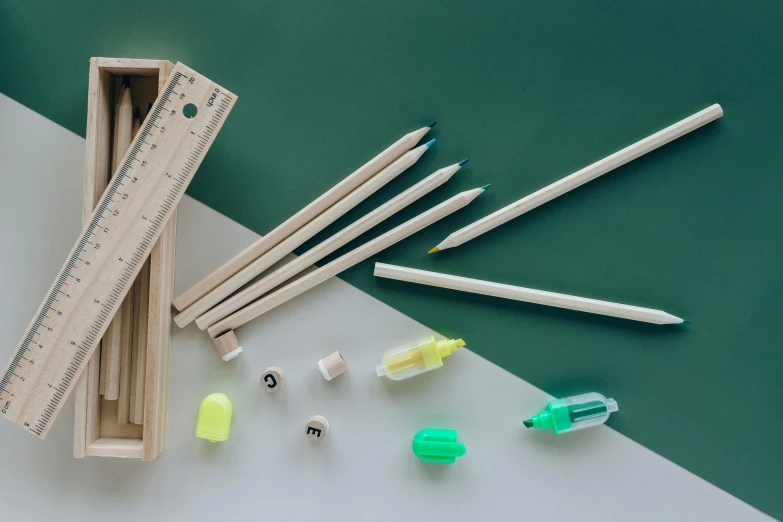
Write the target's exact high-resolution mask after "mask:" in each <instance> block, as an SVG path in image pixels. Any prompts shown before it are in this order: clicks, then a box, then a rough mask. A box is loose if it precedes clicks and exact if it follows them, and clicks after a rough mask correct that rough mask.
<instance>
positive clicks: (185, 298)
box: [174, 122, 437, 310]
mask: <svg viewBox="0 0 783 522" xmlns="http://www.w3.org/2000/svg"><path fill="white" fill-rule="evenodd" d="M435 123H437V122H435ZM435 123H431V124H430V125H428V126H426V127H422V128H421V129H418V130H415V131H413V132H410V133H408V134H406V135H405V136H403V137H402V138H400V139H399V140H397V141H396V142H394V143H393V144H392V145H390V146H389V147H388V148H387V149H386V150H384V151H383V152H381V153H380V154H378V155H377V156H375V157H374V158H373V159H371V160H370V161H368V162H367V163H365V164H364V165H362V166H361V167H359V169H358V170H356V171H355V172H353V173H352V174H351V175H349V176H348V177H347V178H345V179H343V180H342V181H341V182H340V183H338V184H337V185H335V186H334V187H332V188H331V189H330V190H329V191H327V192H326V193H325V194H323V195H322V196H321V197H319V198H318V199H316V200H315V201H313V202H312V203H310V204H309V205H307V206H306V207H305V208H303V209H302V210H300V211H299V212H297V213H296V214H294V215H293V216H291V217H290V218H288V220H286V221H285V222H283V223H282V224H280V225H278V227H277V228H275V229H274V230H272V231H271V232H269V233H268V234H266V235H265V236H264V237H262V238H261V239H259V240H258V241H256V242H255V243H253V244H252V245H250V246H249V247H248V248H246V249H245V250H243V251H242V252H240V253H239V254H237V255H236V256H234V257H233V258H232V259H231V260H230V261H228V262H227V263H225V264H224V265H223V266H221V267H220V268H218V269H217V270H215V271H214V272H212V273H211V274H209V275H208V276H207V277H205V278H204V279H202V280H201V281H199V282H198V283H196V284H195V285H194V286H193V287H191V288H190V289H188V290H186V291H185V292H183V293H182V294H181V295H179V296H178V297H176V298H175V299H174V307H175V308H176V309H177V310H184V309H185V308H187V307H188V306H190V305H192V304H193V303H195V302H196V301H197V300H198V299H200V298H201V297H202V296H204V295H205V294H206V293H207V292H209V291H210V290H212V289H213V288H215V287H216V286H218V285H219V284H220V283H222V282H223V281H225V280H226V279H228V278H229V277H231V276H232V275H234V274H236V273H237V272H239V271H240V270H242V269H243V268H245V267H246V266H247V265H248V264H250V263H251V262H252V261H254V260H255V259H257V258H258V257H259V256H260V255H262V254H264V252H266V251H267V250H269V249H270V248H272V247H274V246H275V245H277V244H278V243H280V242H281V241H282V240H284V239H285V238H287V237H288V236H290V235H291V234H293V233H294V232H296V231H297V230H299V229H300V228H302V227H303V226H304V225H305V224H307V223H308V222H309V221H311V220H312V219H314V218H315V217H316V216H318V215H319V214H320V213H321V212H323V211H324V210H326V209H327V208H329V207H331V206H332V205H333V204H334V203H336V202H337V201H339V200H340V199H342V198H343V197H344V196H346V195H347V194H348V193H349V192H351V191H352V190H353V189H355V188H356V187H358V186H359V185H361V184H362V183H364V182H365V181H367V180H368V179H370V178H371V177H373V176H374V175H375V174H377V173H378V172H380V171H381V170H382V169H384V168H385V167H387V166H388V165H389V164H391V162H393V161H394V160H396V159H397V158H399V157H400V156H402V155H403V154H405V153H406V152H408V151H409V150H410V149H412V148H413V147H414V146H415V145H416V144H417V143H418V142H419V140H421V138H422V137H424V135H425V134H427V132H429V130H430V129H431V128H432V127H434V126H435Z"/></svg>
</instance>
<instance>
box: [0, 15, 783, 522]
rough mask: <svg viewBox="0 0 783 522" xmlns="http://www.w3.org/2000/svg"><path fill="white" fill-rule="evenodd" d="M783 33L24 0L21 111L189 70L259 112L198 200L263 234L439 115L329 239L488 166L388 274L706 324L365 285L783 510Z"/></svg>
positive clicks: (236, 123) (714, 20)
mask: <svg viewBox="0 0 783 522" xmlns="http://www.w3.org/2000/svg"><path fill="white" fill-rule="evenodd" d="M782 35H783V2H780V1H771V0H770V1H741V0H736V1H667V2H662V1H659V0H657V1H652V0H650V1H635V2H628V1H627V0H617V1H586V0H585V1H570V2H564V1H539V2H534V1H493V2H479V1H475V2H472V1H441V2H436V1H422V0H396V1H394V2H380V1H378V2H370V1H366V2H350V3H349V2H341V1H332V2H321V1H314V0H310V1H286V2H282V1H276V2H270V1H258V0H254V1H252V2H251V1H245V2H238V1H222V2H207V1H203V0H196V1H191V2H187V3H183V4H181V5H178V6H176V7H175V6H174V5H173V4H171V3H168V2H160V1H158V0H155V1H151V0H142V1H136V2H106V1H89V2H88V1H82V2H70V3H59V2H58V3H53V2H43V1H40V0H35V1H34V0H26V1H24V2H22V1H11V0H7V1H5V2H2V3H0V57H1V58H0V60H2V61H1V62H0V65H2V69H1V70H2V72H1V73H0V92H3V93H5V94H7V95H9V96H11V97H12V98H14V99H16V100H18V101H20V102H22V103H24V104H25V105H27V106H29V107H31V108H33V109H34V110H36V111H38V112H40V113H41V114H43V115H45V116H47V117H49V118H51V119H53V120H54V121H56V122H58V123H60V124H62V125H64V126H65V127H67V128H69V129H71V130H73V131H74V132H77V133H79V134H82V135H83V134H84V129H85V114H86V93H87V75H88V59H89V57H90V56H120V57H149V58H168V59H170V60H172V61H178V60H179V61H183V62H185V63H187V64H188V65H189V66H191V67H193V68H195V69H196V70H198V71H199V72H201V73H202V74H205V75H206V76H208V77H210V78H212V79H214V80H216V81H217V82H219V83H220V84H221V85H223V86H224V87H226V88H228V89H230V90H232V91H233V92H235V93H236V94H238V95H239V101H238V103H237V105H236V108H235V109H234V111H233V113H232V114H231V116H230V118H229V119H228V122H227V124H226V126H225V127H224V130H223V131H222V132H221V135H220V137H219V139H218V140H217V142H216V143H215V145H214V147H213V148H212V150H211V151H210V153H209V155H208V157H207V159H206V160H205V162H204V164H203V167H202V168H201V170H200V172H199V175H198V176H197V177H196V179H195V181H194V182H193V184H192V186H191V188H190V191H189V192H190V194H191V195H193V196H194V197H196V198H198V199H199V200H201V201H203V202H204V203H206V204H208V205H210V206H212V207H214V208H215V209H217V210H219V211H220V212H223V213H224V214H226V215H227V216H229V217H231V218H233V219H235V220H237V221H239V222H240V223H242V224H244V225H247V226H248V227H250V228H252V229H254V230H256V231H257V232H260V233H265V232H267V231H269V230H270V229H272V228H273V227H274V226H275V225H277V224H278V223H280V222H281V221H283V220H284V219H285V218H287V217H288V216H289V215H291V214H292V213H294V212H295V211H297V210H298V209H300V208H301V207H302V206H304V205H305V204H306V203H308V202H309V201H311V200H312V199H314V198H315V197H317V196H318V195H320V194H321V193H322V192H324V191H325V190H326V189H328V188H329V187H331V186H332V185H334V184H335V183H336V182H337V181H338V180H340V179H341V178H342V177H344V176H345V175H346V174H348V173H349V172H351V171H352V170H353V169H354V168H356V167H358V166H359V165H361V164H362V163H363V162H364V161H366V160H367V159H369V158H370V157H372V156H373V155H375V154H376V153H377V152H378V151H380V150H381V149H382V148H384V147H386V146H387V145H388V144H389V143H391V142H392V141H394V140H396V139H397V138H398V137H400V136H401V135H402V134H404V133H405V132H408V131H410V130H413V129H415V128H417V127H420V126H422V125H425V124H427V123H429V122H430V121H431V120H432V119H438V120H439V121H440V124H439V125H438V127H436V129H435V130H434V131H433V133H432V135H433V136H435V137H437V138H438V144H437V145H436V146H435V147H434V148H433V149H432V150H431V151H430V152H428V153H427V154H426V155H425V156H424V158H423V159H422V160H421V161H420V162H419V164H417V165H416V166H415V167H414V168H412V169H411V170H410V171H409V172H407V173H405V174H404V175H402V176H401V177H400V178H399V179H397V180H395V182H393V183H391V184H390V185H389V186H388V187H386V188H385V189H384V190H382V191H381V192H380V193H378V194H377V195H376V196H377V197H373V198H371V200H369V201H367V202H366V203H365V204H363V205H361V207H360V208H358V209H356V211H355V212H352V213H351V214H350V215H349V216H346V218H345V219H342V220H340V222H338V223H337V224H335V226H333V227H331V228H330V229H329V231H327V233H331V232H333V231H335V230H337V229H338V228H339V227H341V226H343V225H345V224H347V223H349V222H350V221H352V220H354V219H356V218H357V217H358V216H360V215H362V214H364V213H366V212H367V211H368V210H369V209H372V208H374V207H375V206H377V205H378V204H379V203H380V202H382V201H385V200H386V199H388V198H389V197H391V196H392V195H394V194H397V193H399V192H400V191H402V190H403V189H404V188H406V187H408V186H410V185H411V184H412V183H414V182H415V181H417V180H419V179H421V178H423V177H424V176H426V175H427V174H429V173H430V172H431V171H433V170H435V169H436V168H439V167H441V166H444V165H446V164H449V163H453V162H455V161H458V160H460V159H462V158H463V157H465V156H470V158H471V163H470V164H469V166H468V167H467V168H465V169H463V170H462V171H461V172H460V173H459V174H458V175H457V176H456V177H455V178H454V179H453V180H452V181H450V182H449V183H448V184H447V185H446V186H445V187H443V188H441V189H439V190H438V191H437V192H436V193H435V194H431V195H430V196H429V197H427V198H425V199H424V200H422V201H420V202H418V204H416V205H414V206H413V207H411V208H409V209H407V210H406V211H405V212H404V213H402V214H401V215H399V216H396V217H395V219H392V220H389V222H387V223H385V224H384V225H383V226H381V227H379V229H378V231H381V230H386V229H388V228H390V227H391V226H393V225H396V224H397V223H400V222H401V221H402V220H404V219H407V218H409V217H411V216H413V215H415V214H416V213H418V212H420V211H422V210H424V209H426V208H428V207H430V206H432V205H433V204H435V203H437V202H439V201H441V200H443V199H445V198H447V197H448V196H450V195H452V194H454V193H456V192H458V191H461V190H465V189H467V188H472V187H476V186H478V185H483V184H485V183H487V182H492V184H493V185H492V188H491V189H490V190H489V191H488V192H487V193H486V194H485V195H483V196H482V197H481V198H479V199H478V200H476V201H475V202H474V203H473V204H472V205H470V206H469V207H468V208H466V209H465V210H463V211H460V212H459V213H458V214H456V215H454V216H453V217H451V218H449V219H447V220H444V221H443V222H440V223H437V224H435V225H433V226H432V227H430V228H429V229H427V230H425V231H423V232H421V233H419V234H418V235H416V236H414V237H412V238H410V239H408V240H406V241H404V242H402V243H400V244H398V245H396V246H395V247H393V248H391V249H389V250H388V251H386V252H384V253H382V254H380V255H378V256H376V258H377V260H382V261H384V262H389V263H395V264H401V265H405V266H413V267H420V268H425V269H433V270H439V271H443V272H446V273H453V274H460V275H465V276H472V277H478V278H484V279H490V280H495V281H502V282H506V283H515V284H520V285H525V286H531V287H534V288H542V289H547V290H553V291H561V292H567V293H572V294H577V295H584V296H589V297H594V298H600V299H608V300H613V301H619V302H623V303H629V304H635V305H641V306H650V307H654V308H661V309H664V310H666V311H668V312H671V313H673V314H676V315H682V316H684V317H687V318H689V319H692V320H693V324H692V325H691V326H689V327H665V326H652V325H645V324H636V323H633V322H630V321H622V320H614V319H609V318H602V317H595V316H591V315H588V314H581V313H577V312H568V311H561V310H554V309H549V308H545V307H540V306H533V305H526V304H522V303H514V302H506V301H502V300H496V299H491V298H483V297H476V296H469V295H465V294H461V293H454V292H449V291H444V290H436V289H430V288H424V287H417V286H414V285H407V284H404V283H396V282H392V281H379V280H375V279H374V278H373V277H372V261H375V260H376V259H373V260H371V261H367V262H364V263H362V264H360V265H359V266H357V267H355V268H353V269H351V270H349V271H347V272H346V273H344V274H343V277H344V279H345V280H347V281H349V282H350V283H352V284H354V285H356V286H357V287H359V288H361V289H362V290H365V291H368V292H370V293H371V294H373V295H375V296H377V297H378V298H380V299H382V300H384V301H385V302H387V303H389V304H390V305H392V306H394V307H396V308H398V309H399V310H401V311H403V312H405V313H406V314H408V315H410V316H412V317H414V318H416V319H418V320H419V321H421V322H423V323H424V324H426V325H428V326H431V327H433V328H435V329H437V330H438V331H440V332H442V333H443V334H446V335H460V336H462V337H464V338H465V339H466V340H467V341H468V346H469V347H470V348H471V349H472V350H474V351H476V352H478V353H480V354H482V355H484V356H486V357H487V358H489V359H490V360H492V361H494V362H495V363H497V364H499V365H500V366H502V367H504V368H507V369H508V370H510V371H512V372H514V373H515V374H516V375H519V376H520V377H522V378H524V379H526V380H528V381H530V382H532V383H533V384H535V385H537V386H539V387H541V388H543V389H545V390H546V391H548V392H550V393H552V394H555V395H570V394H575V393H581V392H586V391H594V390H595V391H601V392H603V393H605V394H607V395H609V396H613V397H615V398H616V399H617V400H618V402H619V404H620V407H621V412H620V413H619V414H617V415H614V416H612V419H611V420H610V421H609V424H610V425H611V426H612V427H614V428H615V429H617V430H619V431H620V432H622V433H624V434H626V435H628V436H629V437H631V438H633V439H634V440H636V441H638V442H640V443H641V444H643V445H645V446H647V447H648V448H650V449H652V450H654V451H656V452H658V453H660V454H662V455H664V456H665V457H667V458H669V459H671V460H673V461H674V462H676V463H678V464H680V465H681V466H684V467H685V468H687V469H689V470H691V471H692V472H694V473H696V474H697V475H699V476H701V477H703V478H705V479H707V480H709V481H711V482H713V483H714V484H716V485H717V486H719V487H721V488H724V489H726V490H727V491H729V492H731V493H733V494H734V495H737V496H738V497H740V498H742V499H743V500H745V501H747V502H749V503H750V504H752V505H754V506H756V507H758V508H759V509H761V510H763V511H766V512H767V513H770V514H772V515H775V516H777V517H783V494H781V485H783V453H782V451H781V443H782V442H783V416H782V415H780V414H779V413H778V410H779V409H780V405H781V403H783V391H781V377H782V376H783V351H782V350H781V342H780V338H781V332H780V315H781V306H780V295H781V291H782V290H783V277H782V274H783V271H781V268H780V264H781V257H783V241H782V240H783V237H782V236H783V234H782V233H781V224H783V204H781V199H782V196H781V195H782V194H783V175H781V169H780V165H781V160H783V157H782V156H783V150H782V149H783V145H781V139H780V137H781V131H780V129H781V126H782V125H783V110H782V109H783V107H782V102H781V96H783V81H782V80H783V68H782V67H781V63H783V62H782V59H783V36H782ZM714 102H718V103H721V104H722V105H723V107H724V110H725V113H726V114H725V116H724V118H722V119H721V120H719V121H718V122H716V123H713V124H710V125H709V126H708V127H706V128H703V129H701V130H699V131H697V132H694V133H693V134H691V135H689V136H687V137H684V138H681V139H680V140H678V141H677V142H675V143H673V144H670V145H667V146H666V147H665V148H664V149H662V150H659V151H656V152H654V153H652V154H649V155H648V156H645V157H643V158H642V159H639V160H637V161H635V162H633V163H632V164H630V165H628V166H625V167H623V168H621V169H618V170H617V171H615V172H613V173H611V174H608V175H606V176H604V177H602V178H600V179H599V180H597V181H594V182H592V183H590V184H589V185H587V186H585V187H582V188H580V189H578V190H576V191H574V192H572V193H570V194H567V195H565V196H563V197H561V198H559V199H557V200H555V201H553V202H551V203H548V204H547V205H545V206H544V207H541V208H539V209H537V210H535V211H533V212H531V213H529V214H528V215H525V216H524V217H522V218H519V219H517V220H515V221H513V222H511V223H509V224H506V225H504V226H503V227H501V228H499V229H496V230H495V231H493V232H491V233H489V234H486V235H484V236H482V237H480V238H478V239H476V240H474V241H472V242H470V243H468V244H467V245H464V246H463V247H461V248H458V249H455V250H451V251H447V252H442V253H440V254H438V255H433V256H427V255H426V252H427V250H428V249H429V248H431V247H432V246H434V245H435V244H437V243H438V242H439V241H440V240H441V239H443V238H444V237H445V236H446V235H447V234H449V233H450V232H452V231H454V230H456V229H458V228H460V227H462V226H463V225H466V224H468V223H470V222H472V221H474V220H475V219H477V218H479V217H481V216H484V215H486V214H487V213H489V212H491V211H494V210H495V209H497V208H499V207H500V206H503V205H506V204H507V203H510V202H511V201H514V200H516V199H518V198H520V197H522V196H525V195H527V194H528V193H530V192H532V191H534V190H536V189H538V188H540V187H542V186H544V185H546V184H548V183H550V182H552V181H555V180H556V179H558V178H560V177H562V176H564V175H567V174H570V173H571V172H573V171H575V170H577V169H579V168H581V167H583V166H585V165H587V164H589V163H591V162H593V161H595V160H597V159H600V158H602V157H604V156H606V155H608V154H609V153H612V152H614V151H616V150H617V149H619V148H621V147H624V146H626V145H628V144H630V143H632V142H634V141H636V140H638V139H640V138H643V137H645V136H647V135H648V134H651V133H653V132H655V131H657V130H659V129H661V128H663V127H664V126H666V125H669V124H671V123H673V122H675V121H677V120H679V119H681V118H684V117H686V116H688V115H690V114H692V113H694V112H696V111H698V110H701V109H703V108H704V107H706V106H708V105H710V104H712V103H714ZM374 234H377V232H375V233H374ZM374 234H370V236H372V235H374ZM323 237H326V234H322V235H321V236H319V238H323ZM365 239H366V238H362V239H361V241H359V242H355V243H354V244H358V243H360V242H362V241H364V240H365ZM205 240H207V238H205ZM310 244H311V245H312V244H314V242H311V243H310ZM527 413H529V412H522V411H520V412H519V415H520V421H521V419H522V416H523V415H524V414H527ZM650 494H651V495H654V494H655V492H653V491H651V492H650Z"/></svg>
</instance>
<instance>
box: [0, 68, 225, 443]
mask: <svg viewBox="0 0 783 522" xmlns="http://www.w3.org/2000/svg"><path fill="white" fill-rule="evenodd" d="M236 98H237V97H236V96H235V95H234V94H232V93H230V92H229V91H226V90H225V89H223V88H222V87H220V86H219V85H217V84H216V83H214V82H212V81H210V80H209V79H207V78H205V77H204V76H202V75H200V74H198V73H197V72H195V71H193V70H192V69H190V68H188V67H187V66H185V65H183V64H182V63H178V64H177V65H176V66H175V67H174V69H173V70H172V72H171V74H170V75H169V79H168V81H167V82H166V85H165V86H164V87H163V90H162V91H161V93H160V95H159V96H158V99H157V100H156V101H155V103H154V105H153V109H152V110H151V112H150V114H148V115H147V118H146V119H145V121H144V124H143V125H142V127H141V129H140V130H139V132H138V134H137V136H136V138H135V139H134V140H133V143H132V144H131V146H130V148H129V149H128V152H127V153H126V155H125V157H124V158H123V160H122V162H121V163H120V166H119V168H118V169H117V172H116V173H115V174H114V176H113V177H112V179H111V181H110V182H109V186H108V188H107V189H106V192H105V193H104V194H103V196H102V197H101V200H100V202H99V203H98V205H97V206H96V208H95V210H94V211H93V214H92V216H91V217H90V220H89V221H88V223H87V225H86V226H85V228H84V230H83V231H82V233H81V236H79V239H78V240H77V242H76V245H74V247H73V250H71V253H70V255H69V256H68V258H67V259H66V261H65V265H64V266H63V267H62V269H60V273H59V274H58V275H57V278H56V279H55V281H54V284H53V285H52V288H51V289H50V290H49V293H48V294H47V296H46V298H45V299H44V302H43V303H42V304H41V306H40V308H39V309H38V312H37V313H36V315H35V317H34V318H33V321H32V323H31V324H30V326H29V327H28V328H27V330H26V331H25V333H24V336H23V337H22V340H21V341H20V343H19V345H18V346H17V348H16V351H15V352H14V354H13V356H12V358H11V361H10V362H9V364H8V367H7V368H6V369H5V371H4V372H3V373H2V374H1V375H2V377H1V378H0V414H1V415H2V416H3V417H5V418H6V419H8V420H9V421H11V422H13V423H15V424H17V425H19V426H20V427H22V428H24V429H25V430H28V431H29V432H30V433H33V434H35V435H36V436H38V437H39V438H41V439H43V438H44V437H46V433H47V432H48V431H49V428H50V427H51V424H52V422H53V421H54V419H55V417H57V414H58V413H59V411H60V408H61V407H62V405H63V402H64V401H65V399H66V398H67V397H68V395H69V394H70V392H71V389H72V387H73V385H74V384H75V383H76V380H77V379H78V377H79V375H80V374H81V372H82V370H83V369H84V367H85V363H86V362H87V361H88V360H89V359H90V356H91V355H92V353H93V352H94V351H95V347H96V345H97V343H98V341H99V340H100V339H101V338H102V337H103V334H104V332H105V331H106V328H107V327H108V325H109V322H110V321H111V319H112V318H113V317H114V314H115V313H116V312H117V310H118V309H119V307H120V304H121V303H122V300H123V298H124V297H125V294H126V293H127V291H128V289H129V287H130V285H131V284H132V283H133V281H134V280H135V278H136V276H137V275H138V273H139V271H140V270H141V266H142V264H143V263H144V261H146V259H147V257H148V256H149V253H150V251H151V250H152V247H153V245H154V244H155V242H156V241H157V240H158V237H159V236H160V233H161V232H162V230H163V227H164V225H165V224H166V221H167V220H168V218H169V217H170V216H171V213H172V211H173V210H174V208H175V207H176V205H177V203H178V202H179V200H180V198H181V197H182V195H183V194H184V192H185V189H186V188H187V186H188V184H189V183H190V181H191V180H192V179H193V175H194V174H195V172H196V170H197V169H198V166H199V165H200V164H201V161H202V160H203V158H204V155H205V154H206V152H207V151H208V150H209V147H210V146H211V145H212V142H213V141H214V139H215V136H216V135H217V133H218V131H219V130H220V128H221V127H222V126H223V122H224V121H225V118H226V116H228V113H229V112H230V111H231V108H232V107H233V105H234V102H235V101H236ZM189 105H193V106H195V111H196V114H195V116H192V115H190V114H188V115H185V113H184V111H185V110H186V109H188V110H190V111H192V109H193V107H188V106H189Z"/></svg>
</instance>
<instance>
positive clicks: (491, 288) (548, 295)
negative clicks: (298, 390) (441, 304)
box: [374, 263, 688, 324]
mask: <svg viewBox="0 0 783 522" xmlns="http://www.w3.org/2000/svg"><path fill="white" fill-rule="evenodd" d="M374 275H375V277H383V278H386V279H394V280H395V281H406V282H408V283H418V284H420V285H428V286H436V287H438V288H448V289H450V290H460V291H462V292H470V293H472V294H481V295H489V296H493V297H500V298H503V299H512V300H514V301H524V302H526V303H534V304H540V305H545V306H554V307H557V308H565V309H567V310H576V311H579V312H588V313H591V314H599V315H608V316H611V317H618V318H621V319H630V320H632V321H642V322H645V323H653V324H682V323H687V322H688V321H685V320H684V319H681V318H679V317H676V316H674V315H672V314H670V313H667V312H664V311H663V310H654V309H652V308H642V307H640V306H632V305H625V304H620V303H612V302H609V301H599V300H598V299H588V298H585V297H576V296H573V295H566V294H557V293H555V292H546V291H544V290H535V289H533V288H525V287H522V286H512V285H504V284H502V283H493V282H491V281H481V280H479V279H469V278H467V277H460V276H454V275H449V274H439V273H437V272H429V271H426V270H417V269H415V268H406V267H404V266H395V265H387V264H385V263H375V272H374Z"/></svg>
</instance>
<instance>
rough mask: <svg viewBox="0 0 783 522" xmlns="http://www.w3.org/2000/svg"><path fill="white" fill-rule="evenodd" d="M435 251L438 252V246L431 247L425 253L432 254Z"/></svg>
mask: <svg viewBox="0 0 783 522" xmlns="http://www.w3.org/2000/svg"><path fill="white" fill-rule="evenodd" d="M435 252H440V248H438V247H435V248H433V249H432V250H430V251H429V252H427V253H428V254H434V253H435Z"/></svg>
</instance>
